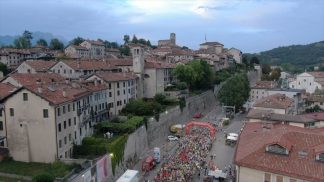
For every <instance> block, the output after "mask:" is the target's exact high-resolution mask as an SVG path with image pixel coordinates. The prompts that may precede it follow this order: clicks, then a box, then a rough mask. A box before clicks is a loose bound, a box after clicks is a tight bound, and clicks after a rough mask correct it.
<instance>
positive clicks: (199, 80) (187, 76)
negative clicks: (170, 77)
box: [173, 60, 213, 89]
mask: <svg viewBox="0 0 324 182" xmlns="http://www.w3.org/2000/svg"><path fill="white" fill-rule="evenodd" d="M173 74H174V75H175V76H176V77H177V79H179V80H180V81H182V82H186V83H187V85H188V86H189V88H190V89H207V88H210V86H211V85H212V82H213V74H212V70H211V68H210V66H209V65H208V64H207V62H205V61H200V60H194V61H191V62H190V63H188V64H187V65H178V66H177V67H176V68H175V70H174V72H173Z"/></svg>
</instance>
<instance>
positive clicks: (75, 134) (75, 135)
mask: <svg viewBox="0 0 324 182" xmlns="http://www.w3.org/2000/svg"><path fill="white" fill-rule="evenodd" d="M76 137H77V133H76V131H75V132H74V139H76Z"/></svg>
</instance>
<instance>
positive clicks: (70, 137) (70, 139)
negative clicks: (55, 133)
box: [69, 133, 72, 141]
mask: <svg viewBox="0 0 324 182" xmlns="http://www.w3.org/2000/svg"><path fill="white" fill-rule="evenodd" d="M69 141H72V134H71V133H70V134H69Z"/></svg>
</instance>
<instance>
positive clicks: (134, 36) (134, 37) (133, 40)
mask: <svg viewBox="0 0 324 182" xmlns="http://www.w3.org/2000/svg"><path fill="white" fill-rule="evenodd" d="M132 43H133V44H137V43H138V39H137V37H136V35H133V39H132Z"/></svg>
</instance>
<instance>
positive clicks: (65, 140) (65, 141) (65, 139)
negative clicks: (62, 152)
mask: <svg viewBox="0 0 324 182" xmlns="http://www.w3.org/2000/svg"><path fill="white" fill-rule="evenodd" d="M66 143H67V138H66V136H65V137H64V144H65V145H66Z"/></svg>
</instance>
